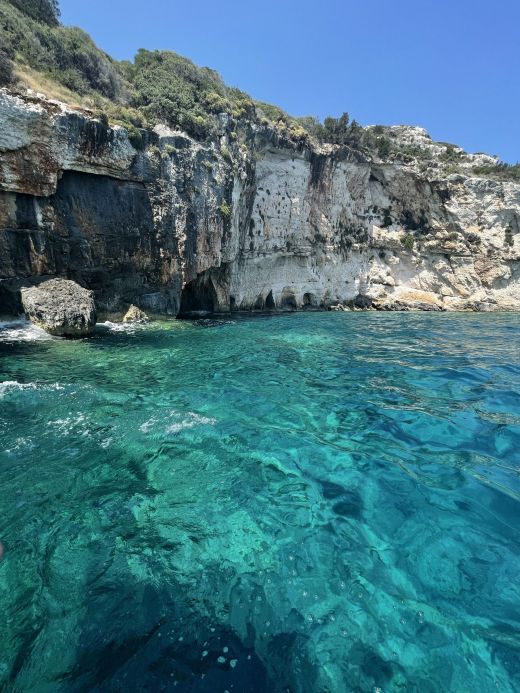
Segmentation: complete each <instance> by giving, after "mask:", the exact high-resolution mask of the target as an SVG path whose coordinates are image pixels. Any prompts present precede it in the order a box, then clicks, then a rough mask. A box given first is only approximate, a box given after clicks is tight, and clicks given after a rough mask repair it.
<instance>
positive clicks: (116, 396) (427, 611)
mask: <svg viewBox="0 0 520 693" xmlns="http://www.w3.org/2000/svg"><path fill="white" fill-rule="evenodd" d="M0 381H2V382H1V384H0V431H1V450H0V541H1V542H2V545H3V558H2V559H1V560H0V600H1V601H0V604H1V609H0V688H1V689H2V690H6V691H31V692H32V691H34V692H38V693H40V692H43V693H47V692H50V691H67V692H68V691H103V692H105V691H125V692H126V691H162V690H167V691H170V690H171V691H174V690H175V691H196V692H208V693H214V692H215V693H218V692H221V693H224V692H225V691H228V693H243V692H244V693H245V692H254V693H256V692H264V691H266V692H267V691H268V692H275V693H276V692H278V691H291V692H294V693H297V692H315V691H316V692H329V693H340V692H343V691H355V692H365V691H367V692H379V691H383V692H384V693H390V692H393V691H402V692H410V691H417V693H430V692H431V693H433V692H435V693H437V692H439V691H456V692H459V691H460V692H466V691H467V692H474V691H478V692H479V693H486V692H487V691H500V693H509V692H511V693H512V692H514V691H519V690H520V316H518V315H474V314H471V315H436V314H433V315H429V314H376V313H366V314H364V313H363V314H359V313H345V314H337V313H334V314H330V313H329V314H327V313H318V314H316V313H313V314H292V315H284V316H277V317H268V318H267V317H266V318H255V319H238V320H233V321H230V322H224V323H222V324H216V325H215V324H212V323H203V324H202V325H200V324H199V325H197V324H193V323H185V322H184V323H183V322H179V321H177V322H176V321H170V322H158V323H152V324H151V325H149V326H147V327H144V328H143V327H133V328H132V327H131V328H128V327H125V328H123V326H115V325H110V324H107V325H104V326H101V327H99V330H98V333H97V334H96V336H95V337H93V338H92V339H88V340H82V341H79V342H69V341H62V340H59V339H51V338H48V339H43V338H41V334H40V333H39V332H38V331H36V330H35V329H34V328H27V327H24V326H23V325H21V326H14V327H13V326H12V325H11V326H6V325H4V326H3V329H0Z"/></svg>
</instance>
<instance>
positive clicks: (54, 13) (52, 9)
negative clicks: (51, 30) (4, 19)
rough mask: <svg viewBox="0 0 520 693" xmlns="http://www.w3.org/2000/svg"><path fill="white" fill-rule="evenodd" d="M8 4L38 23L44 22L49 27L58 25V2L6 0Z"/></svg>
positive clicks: (47, 0) (56, 0)
mask: <svg viewBox="0 0 520 693" xmlns="http://www.w3.org/2000/svg"><path fill="white" fill-rule="evenodd" d="M8 2H10V3H11V5H14V6H15V7H16V8H17V9H19V10H20V11H21V12H23V13H24V14H27V15H29V17H31V18H32V19H36V20H37V21H38V22H45V24H49V25H50V26H57V25H58V24H59V17H60V8H59V6H58V0H8Z"/></svg>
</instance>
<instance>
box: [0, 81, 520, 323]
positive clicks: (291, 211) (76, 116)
mask: <svg viewBox="0 0 520 693" xmlns="http://www.w3.org/2000/svg"><path fill="white" fill-rule="evenodd" d="M0 124H1V125H2V127H1V128H0V314H1V313H2V312H7V310H8V309H9V306H11V305H13V304H14V303H15V302H16V300H15V298H14V299H13V297H16V291H17V286H18V283H19V282H20V280H28V281H34V280H37V279H38V278H41V277H42V276H67V277H70V278H72V279H74V280H76V281H78V282H79V283H80V284H82V285H83V286H87V287H88V288H90V289H92V290H93V291H94V292H95V297H96V303H97V306H98V308H99V309H100V310H107V311H117V310H121V309H122V307H123V306H125V305H128V304H134V305H135V306H137V307H138V308H140V309H141V310H145V311H146V310H148V311H152V312H154V313H166V314H171V315H177V314H178V313H179V312H181V313H185V314H189V313H194V314H198V313H207V312H213V311H222V312H227V311H230V310H231V311H233V310H294V309H300V308H306V309H312V308H315V309H317V308H327V307H328V306H331V305H339V304H341V305H347V304H349V305H350V304H352V305H354V302H356V305H355V308H356V309H364V308H376V309H380V310H406V309H420V310H426V309H427V310H509V309H514V310H517V309H519V308H520V185H519V184H517V183H508V182H501V181H497V180H487V179H484V178H482V177H477V176H475V175H474V173H473V167H474V166H477V165H486V164H489V163H492V162H493V159H492V158H491V157H487V156H486V155H480V154H479V155H464V159H463V163H462V164H461V165H460V171H459V173H457V174H450V173H449V170H447V169H446V168H443V167H442V166H441V165H440V163H439V155H440V154H442V152H443V151H444V149H445V147H444V146H443V145H441V144H439V143H435V142H433V141H432V140H431V139H430V138H429V136H428V134H427V133H426V132H425V131H424V130H422V129H420V128H407V127H396V128H392V129H391V130H390V131H389V136H390V137H391V138H393V139H394V140H395V141H396V142H400V143H401V144H403V146H407V147H411V148H412V149H413V151H415V152H417V151H419V152H422V153H423V154H422V155H421V156H419V155H416V156H415V155H414V156H408V157H405V158H403V159H402V160H398V159H397V160H394V161H393V162H388V161H382V160H380V159H378V158H377V156H376V155H370V154H369V153H368V152H365V153H363V152H360V151H354V150H351V149H349V148H348V147H333V146H324V147H321V148H315V149H309V148H306V147H304V146H303V145H297V144H295V143H293V142H290V141H286V140H283V139H282V138H281V137H280V136H279V135H277V134H276V132H274V131H273V130H270V129H269V127H267V126H266V127H260V126H251V125H250V124H247V123H240V122H236V121H233V120H232V119H231V118H229V117H228V116H222V118H221V122H220V131H219V133H218V135H217V136H216V137H215V139H214V141H210V142H205V143H200V142H196V141H194V140H193V139H191V138H190V137H188V136H187V135H186V134H185V133H182V132H178V131H172V130H170V129H168V128H167V127H164V126H161V127H158V128H157V129H156V131H155V132H154V133H148V134H147V135H146V138H145V140H146V142H147V146H146V147H145V149H144V150H143V151H137V150H135V149H134V148H133V147H132V145H131V143H130V141H129V140H128V135H127V133H126V131H125V130H123V129H122V128H117V127H108V126H107V125H106V124H104V123H102V122H100V121H97V120H95V119H94V118H92V117H91V116H89V114H88V113H85V112H81V113H80V112H74V111H71V110H70V109H68V108H66V107H64V106H63V105H61V104H56V103H52V102H49V101H45V100H44V99H42V98H37V97H35V96H34V95H32V96H29V97H27V98H25V97H24V98H22V97H20V96H14V95H12V94H10V93H8V92H7V91H6V90H0ZM237 132H239V134H240V136H239V137H237ZM244 143H245V144H244ZM246 145H247V146H246ZM457 152H458V150H457ZM3 297H5V298H3ZM2 303H3V305H2ZM360 306H362V307H361V308H360Z"/></svg>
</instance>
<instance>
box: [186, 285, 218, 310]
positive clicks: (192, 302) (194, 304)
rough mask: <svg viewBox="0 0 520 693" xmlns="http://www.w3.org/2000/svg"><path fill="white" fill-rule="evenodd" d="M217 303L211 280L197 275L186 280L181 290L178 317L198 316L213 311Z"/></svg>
mask: <svg viewBox="0 0 520 693" xmlns="http://www.w3.org/2000/svg"><path fill="white" fill-rule="evenodd" d="M217 305H218V299H217V292H216V291H215V287H214V286H213V282H212V281H211V280H208V279H207V278H203V277H197V278H196V279H193V280H192V281H191V282H188V283H187V284H186V285H185V287H184V288H183V290H182V292H181V307H180V310H179V316H180V317H188V318H189V317H200V316H201V315H209V314H211V313H214V312H215V309H216V307H217Z"/></svg>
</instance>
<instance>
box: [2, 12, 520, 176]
mask: <svg viewBox="0 0 520 693" xmlns="http://www.w3.org/2000/svg"><path fill="white" fill-rule="evenodd" d="M59 16H60V13H59V6H58V0H0V86H1V85H13V86H16V85H17V84H19V85H21V86H24V87H29V88H31V89H33V90H34V91H37V92H42V93H44V94H45V95H46V96H48V97H50V98H55V99H57V100H60V101H64V102H65V103H68V104H69V105H71V106H73V107H82V108H87V109H90V110H91V111H93V112H94V113H95V114H96V115H98V117H100V118H102V119H106V120H107V121H108V122H111V123H112V124H118V125H121V126H123V127H125V128H126V129H127V130H128V132H129V135H130V139H131V141H132V143H133V144H134V146H136V147H137V148H139V147H140V146H141V144H142V142H143V137H142V129H143V128H150V127H153V126H154V125H155V124H156V123H159V122H164V123H167V124H168V125H170V126H172V127H175V128H179V129H182V130H184V131H186V132H188V133H189V134H190V135H192V136H193V137H195V138H197V139H206V138H210V137H213V136H215V135H216V133H217V130H218V127H219V123H218V115H219V114H222V113H225V114H228V115H229V116H230V117H231V118H233V119H235V120H241V121H242V122H250V123H255V124H257V125H265V126H269V127H271V128H272V129H274V131H275V132H277V133H278V134H279V135H280V136H281V137H285V138H286V139H289V140H292V141H293V142H299V143H305V144H308V143H310V142H311V141H314V142H318V143H321V144H333V145H346V146H349V147H351V148H354V149H357V150H364V151H368V152H371V153H372V154H375V155H377V156H379V157H380V158H381V159H383V160H390V161H399V162H404V163H406V162H411V163H413V162H417V161H421V162H423V164H424V165H425V166H427V165H429V160H431V159H432V153H431V151H430V150H429V149H428V148H427V147H421V146H418V145H415V144H404V143H403V142H402V141H399V140H398V139H396V138H395V137H393V136H391V134H390V129H389V128H386V127H384V126H380V125H376V126H373V127H361V126H360V125H359V124H358V123H357V122H356V121H355V120H351V119H350V116H349V114H348V113H343V115H341V116H340V117H339V118H333V117H328V118H325V119H324V121H323V122H321V121H320V120H319V119H318V118H315V117H312V116H306V117H300V118H295V117H293V116H290V115H289V114H287V113H285V111H283V110H282V109H281V108H278V107H277V106H274V105H272V104H268V103H264V102H261V101H255V100H253V99H252V98H251V97H250V96H249V95H248V94H246V93H245V92H243V91H241V90H240V89H236V88H232V87H229V86H227V85H226V84H225V82H224V81H223V79H222V78H221V76H220V75H219V74H218V73H217V72H215V71H214V70H211V69H210V68H207V67H202V68H201V67H198V66H197V65H195V64H194V63H193V62H191V60H188V59H187V58H184V57H182V56H180V55H177V54H176V53H173V52H171V51H162V50H161V51H159V50H157V51H149V50H144V49H141V50H139V51H138V53H137V55H136V57H135V59H134V61H133V62H130V61H123V62H118V61H116V60H113V59H112V58H111V57H110V56H109V55H107V54H106V53H104V52H103V51H102V50H100V49H99V48H98V47H97V46H96V45H95V43H94V42H93V41H92V39H91V38H90V36H89V35H88V34H86V33H85V32H84V31H82V30H81V29H79V28H77V27H65V26H62V25H60V23H59ZM231 134H232V135H233V136H235V138H236V133H231ZM463 155H464V153H463V152H462V150H460V149H459V148H456V147H454V146H453V145H449V144H447V145H446V148H445V152H444V153H443V154H441V155H439V156H438V157H437V163H439V164H441V165H442V166H443V167H444V168H445V169H446V170H448V169H449V170H450V171H451V172H456V171H458V168H459V164H460V162H461V159H462V158H463ZM472 172H473V173H474V174H475V175H482V176H487V177H491V178H497V179H499V180H511V181H520V165H518V164H517V165H515V166H511V165H508V164H505V163H498V164H497V165H486V166H480V167H475V168H474V169H473V171H472Z"/></svg>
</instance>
